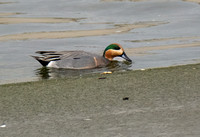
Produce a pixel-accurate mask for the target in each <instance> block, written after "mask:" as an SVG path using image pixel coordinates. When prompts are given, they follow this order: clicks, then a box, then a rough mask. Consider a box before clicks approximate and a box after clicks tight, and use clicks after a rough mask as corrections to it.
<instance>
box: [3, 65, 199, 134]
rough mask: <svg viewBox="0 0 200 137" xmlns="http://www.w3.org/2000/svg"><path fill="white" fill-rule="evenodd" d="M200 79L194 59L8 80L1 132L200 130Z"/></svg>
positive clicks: (195, 131) (110, 132) (150, 132)
mask: <svg viewBox="0 0 200 137" xmlns="http://www.w3.org/2000/svg"><path fill="white" fill-rule="evenodd" d="M199 81H200V64H193V65H184V66H178V67H169V68H157V69H148V70H143V71H141V70H137V71H127V72H119V73H112V74H108V75H101V74H91V75H87V76H83V77H81V78H61V79H52V80H43V81H37V82H26V83H19V84H7V85H2V86H0V89H1V90H0V94H1V96H0V116H1V117H0V126H1V127H0V134H1V135H2V136H7V137H11V136H13V135H15V136H43V137H47V136H48V137H49V136H52V137H53V136H80V135H81V136H87V137H90V136H91V137H93V136H94V134H95V136H117V135H119V134H120V135H122V136H159V135H161V134H162V135H163V134H164V135H170V136H176V135H177V134H178V135H180V136H187V135H188V134H190V133H194V136H195V135H199V134H200V131H199V129H198V128H196V127H199V125H200V121H199V120H197V117H199V112H200V106H199V104H200V96H199V89H200V83H199ZM162 125H164V126H162ZM180 125H181V126H180ZM144 127H145V128H144ZM152 129H153V131H152ZM174 129H176V130H174ZM154 131H155V132H154ZM102 134H103V135H102Z"/></svg>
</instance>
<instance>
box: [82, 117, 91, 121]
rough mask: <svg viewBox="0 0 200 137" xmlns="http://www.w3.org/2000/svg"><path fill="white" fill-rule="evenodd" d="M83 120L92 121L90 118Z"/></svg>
mask: <svg viewBox="0 0 200 137" xmlns="http://www.w3.org/2000/svg"><path fill="white" fill-rule="evenodd" d="M84 120H87V121H89V120H92V119H90V118H86V119H84Z"/></svg>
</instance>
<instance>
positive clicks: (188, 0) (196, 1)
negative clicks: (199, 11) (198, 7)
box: [183, 0, 200, 4]
mask: <svg viewBox="0 0 200 137" xmlns="http://www.w3.org/2000/svg"><path fill="white" fill-rule="evenodd" d="M183 1H187V2H195V3H199V4H200V0H183Z"/></svg>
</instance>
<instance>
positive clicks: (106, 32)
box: [0, 21, 166, 41]
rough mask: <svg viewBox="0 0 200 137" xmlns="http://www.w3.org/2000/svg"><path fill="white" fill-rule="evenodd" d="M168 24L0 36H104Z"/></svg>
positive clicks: (48, 37) (140, 23) (21, 38)
mask: <svg viewBox="0 0 200 137" xmlns="http://www.w3.org/2000/svg"><path fill="white" fill-rule="evenodd" d="M161 24H166V22H157V21H152V22H139V23H135V24H119V25H115V27H114V28H111V29H96V30H78V31H52V32H32V33H21V34H13V35H5V36H0V41H9V40H27V39H62V38H75V37H87V36H103V35H110V34H120V33H126V32H129V31H130V30H132V29H136V28H146V27H152V26H157V25H161Z"/></svg>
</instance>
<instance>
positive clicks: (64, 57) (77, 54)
mask: <svg viewBox="0 0 200 137" xmlns="http://www.w3.org/2000/svg"><path fill="white" fill-rule="evenodd" d="M36 53H38V54H40V55H41V56H33V57H34V58H35V59H36V60H38V61H39V62H40V63H41V64H42V65H43V66H48V67H56V68H70V69H88V68H95V67H99V66H103V65H105V64H106V63H107V62H106V60H104V58H103V57H102V56H99V55H96V54H92V53H88V52H84V51H37V52H36ZM51 61H52V62H51ZM50 62H51V63H50Z"/></svg>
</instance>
